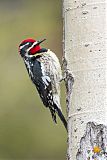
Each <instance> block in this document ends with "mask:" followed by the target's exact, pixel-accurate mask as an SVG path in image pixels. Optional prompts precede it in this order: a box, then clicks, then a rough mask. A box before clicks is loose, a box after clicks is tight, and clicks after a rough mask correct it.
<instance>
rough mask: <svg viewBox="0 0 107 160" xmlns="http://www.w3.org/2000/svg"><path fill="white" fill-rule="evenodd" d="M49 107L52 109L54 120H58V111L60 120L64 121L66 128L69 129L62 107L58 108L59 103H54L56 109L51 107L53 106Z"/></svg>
mask: <svg viewBox="0 0 107 160" xmlns="http://www.w3.org/2000/svg"><path fill="white" fill-rule="evenodd" d="M49 109H50V111H51V115H52V119H53V121H54V122H55V123H57V121H56V112H57V114H58V116H59V118H60V120H61V121H62V123H63V125H64V127H65V129H66V130H67V121H66V119H65V117H64V115H63V113H62V111H61V110H60V108H58V107H57V105H56V104H54V110H53V108H51V107H49Z"/></svg>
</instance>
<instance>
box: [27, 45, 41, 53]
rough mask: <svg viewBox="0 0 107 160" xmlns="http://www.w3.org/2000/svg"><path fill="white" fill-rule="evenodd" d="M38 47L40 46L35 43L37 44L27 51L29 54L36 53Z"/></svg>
mask: <svg viewBox="0 0 107 160" xmlns="http://www.w3.org/2000/svg"><path fill="white" fill-rule="evenodd" d="M40 49H41V48H40V46H39V45H37V46H35V47H33V48H32V49H31V50H30V51H29V52H30V54H35V53H37V52H38V51H39V50H40Z"/></svg>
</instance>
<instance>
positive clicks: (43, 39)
mask: <svg viewBox="0 0 107 160" xmlns="http://www.w3.org/2000/svg"><path fill="white" fill-rule="evenodd" d="M45 40H46V39H43V40H40V41H38V42H37V44H36V45H39V44H40V43H42V42H44V41H45Z"/></svg>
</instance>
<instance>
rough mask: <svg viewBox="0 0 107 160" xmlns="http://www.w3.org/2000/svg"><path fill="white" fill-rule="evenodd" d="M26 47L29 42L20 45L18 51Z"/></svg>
mask: <svg viewBox="0 0 107 160" xmlns="http://www.w3.org/2000/svg"><path fill="white" fill-rule="evenodd" d="M27 45H29V42H27V43H24V44H21V45H20V46H19V48H20V50H21V49H23V48H24V47H25V46H27Z"/></svg>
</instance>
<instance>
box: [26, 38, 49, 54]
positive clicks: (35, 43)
mask: <svg viewBox="0 0 107 160" xmlns="http://www.w3.org/2000/svg"><path fill="white" fill-rule="evenodd" d="M45 40H46V39H43V40H40V41H36V42H34V43H33V44H32V46H31V47H29V48H28V49H27V53H28V52H29V51H30V50H31V49H32V48H33V47H34V46H37V45H39V44H40V43H42V42H43V41H45Z"/></svg>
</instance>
